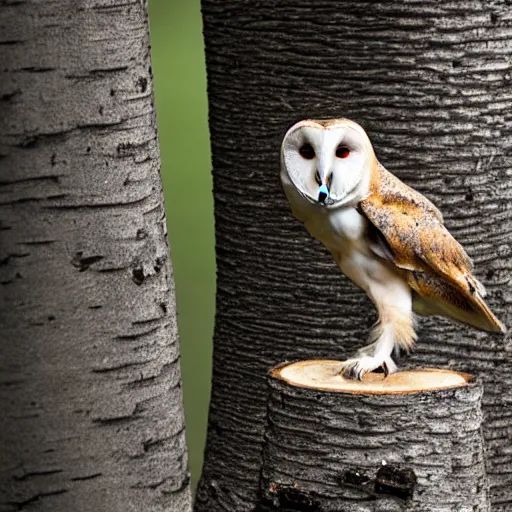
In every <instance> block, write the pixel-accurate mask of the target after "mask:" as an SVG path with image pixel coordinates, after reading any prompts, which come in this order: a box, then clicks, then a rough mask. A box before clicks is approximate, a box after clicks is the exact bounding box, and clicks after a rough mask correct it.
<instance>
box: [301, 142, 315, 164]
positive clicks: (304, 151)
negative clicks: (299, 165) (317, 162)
mask: <svg viewBox="0 0 512 512" xmlns="http://www.w3.org/2000/svg"><path fill="white" fill-rule="evenodd" d="M299 155H300V156H301V157H302V158H305V159H306V160H312V159H313V158H315V150H314V149H313V146H312V145H311V144H304V145H303V146H301V147H300V149H299Z"/></svg>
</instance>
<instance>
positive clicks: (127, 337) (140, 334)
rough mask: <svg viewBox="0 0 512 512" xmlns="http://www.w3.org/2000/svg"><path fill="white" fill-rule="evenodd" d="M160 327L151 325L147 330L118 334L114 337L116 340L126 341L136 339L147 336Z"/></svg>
mask: <svg viewBox="0 0 512 512" xmlns="http://www.w3.org/2000/svg"><path fill="white" fill-rule="evenodd" d="M160 329H161V327H160V326H158V327H153V328H152V329H148V330H147V331H142V332H136V333H133V334H119V335H118V336H116V337H115V339H116V340H121V341H128V340H138V339H140V338H143V337H144V336H149V335H150V334H154V333H155V332H158V331H160Z"/></svg>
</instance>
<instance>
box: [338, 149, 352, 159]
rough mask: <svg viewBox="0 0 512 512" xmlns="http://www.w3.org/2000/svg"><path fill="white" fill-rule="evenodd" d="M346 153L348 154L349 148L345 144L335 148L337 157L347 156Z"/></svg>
mask: <svg viewBox="0 0 512 512" xmlns="http://www.w3.org/2000/svg"><path fill="white" fill-rule="evenodd" d="M348 155H350V149H348V148H347V146H338V147H337V148H336V156H337V157H338V158H347V156H348Z"/></svg>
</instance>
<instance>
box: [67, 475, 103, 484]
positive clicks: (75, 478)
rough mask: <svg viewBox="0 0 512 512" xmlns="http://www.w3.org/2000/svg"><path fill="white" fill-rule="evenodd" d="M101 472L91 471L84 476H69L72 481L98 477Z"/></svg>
mask: <svg viewBox="0 0 512 512" xmlns="http://www.w3.org/2000/svg"><path fill="white" fill-rule="evenodd" d="M102 475H103V473H93V474H91V475H85V476H75V477H72V478H70V480H71V481H72V482H82V481H84V480H93V479H94V478H98V477H100V476H102Z"/></svg>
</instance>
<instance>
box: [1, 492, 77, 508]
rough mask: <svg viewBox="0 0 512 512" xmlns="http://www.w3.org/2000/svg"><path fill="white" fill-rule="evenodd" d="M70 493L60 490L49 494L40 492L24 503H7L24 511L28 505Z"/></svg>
mask: <svg viewBox="0 0 512 512" xmlns="http://www.w3.org/2000/svg"><path fill="white" fill-rule="evenodd" d="M66 492H68V489H58V490H55V491H48V492H40V493H38V494H35V495H34V496H31V497H30V498H28V499H26V500H23V501H8V502H7V503H8V504H9V505H12V506H14V507H16V510H23V509H24V508H25V507H26V506H27V505H30V504H32V503H35V502H38V501H42V500H43V499H44V498H48V497H50V496H58V495H59V494H64V493H66Z"/></svg>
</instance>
